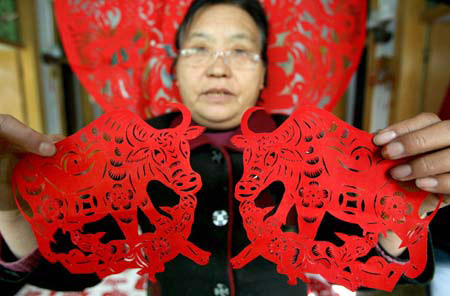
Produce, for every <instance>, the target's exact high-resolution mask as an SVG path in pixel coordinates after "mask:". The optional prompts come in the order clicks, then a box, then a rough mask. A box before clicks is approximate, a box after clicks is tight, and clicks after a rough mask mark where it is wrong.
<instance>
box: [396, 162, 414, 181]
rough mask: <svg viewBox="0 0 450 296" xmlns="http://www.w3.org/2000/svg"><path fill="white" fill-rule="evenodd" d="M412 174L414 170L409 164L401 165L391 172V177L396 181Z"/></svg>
mask: <svg viewBox="0 0 450 296" xmlns="http://www.w3.org/2000/svg"><path fill="white" fill-rule="evenodd" d="M411 173H412V168H411V166H410V165H408V164H402V165H399V166H397V167H395V168H393V169H392V170H391V176H392V177H393V178H394V179H403V178H405V177H408V176H409V175H411Z"/></svg>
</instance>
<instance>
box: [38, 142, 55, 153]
mask: <svg viewBox="0 0 450 296" xmlns="http://www.w3.org/2000/svg"><path fill="white" fill-rule="evenodd" d="M55 152H56V148H55V145H52V144H50V143H46V142H42V143H41V144H40V145H39V153H40V154H42V155H46V156H50V155H53V154H55Z"/></svg>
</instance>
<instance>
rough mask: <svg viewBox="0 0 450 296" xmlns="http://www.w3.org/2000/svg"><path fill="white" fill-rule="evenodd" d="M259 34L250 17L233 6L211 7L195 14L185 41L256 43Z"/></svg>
mask: <svg viewBox="0 0 450 296" xmlns="http://www.w3.org/2000/svg"><path fill="white" fill-rule="evenodd" d="M259 38H260V32H259V30H258V27H257V25H256V23H255V22H254V21H253V19H252V17H251V16H250V15H249V14H248V13H247V12H246V11H244V10H242V9H241V8H239V7H237V6H233V5H223V4H220V5H213V6H209V7H206V8H204V9H202V10H200V11H198V12H197V14H196V15H195V16H194V18H193V20H192V22H191V24H190V25H189V26H188V28H187V30H186V38H185V40H192V39H202V40H207V41H218V40H222V39H225V40H227V41H239V40H242V41H248V42H251V43H256V44H257V43H258V42H259Z"/></svg>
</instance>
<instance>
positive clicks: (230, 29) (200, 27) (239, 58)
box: [0, 0, 450, 295]
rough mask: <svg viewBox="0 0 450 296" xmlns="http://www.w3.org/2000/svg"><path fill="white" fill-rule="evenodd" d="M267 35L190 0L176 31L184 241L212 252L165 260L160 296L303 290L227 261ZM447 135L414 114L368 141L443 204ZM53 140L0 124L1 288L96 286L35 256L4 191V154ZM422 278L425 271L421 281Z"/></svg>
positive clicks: (256, 10)
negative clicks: (188, 128) (189, 220)
mask: <svg viewBox="0 0 450 296" xmlns="http://www.w3.org/2000/svg"><path fill="white" fill-rule="evenodd" d="M267 31H268V30H267V21H266V17H265V14H264V10H263V8H262V7H261V5H260V4H259V1H256V0H234V1H233V0H232V1H211V0H209V1H208V0H199V1H194V3H193V4H192V5H191V7H190V9H189V11H188V13H187V15H186V17H185V18H184V21H183V23H182V25H181V26H180V28H179V31H178V33H177V41H176V45H177V49H178V50H179V56H178V58H177V59H176V61H175V65H174V70H175V77H176V83H177V86H178V88H179V91H180V94H181V98H182V101H183V103H184V104H185V105H186V106H187V107H188V108H189V110H190V111H191V113H192V118H193V120H194V121H195V122H196V123H197V124H199V125H202V126H205V127H206V128H207V132H206V133H205V134H204V135H202V136H201V137H200V138H198V139H195V140H194V141H193V142H191V165H192V168H193V169H194V170H195V171H197V172H199V173H200V175H201V176H202V178H203V180H204V181H203V184H204V185H203V188H202V189H201V190H200V191H199V192H198V194H197V198H198V205H197V214H196V219H195V223H194V225H193V228H192V233H191V236H190V238H189V240H190V241H192V242H193V243H194V244H196V245H197V246H198V247H200V248H202V249H204V250H207V251H210V252H211V253H212V255H211V259H210V263H209V264H208V265H206V266H197V265H195V264H194V263H192V262H191V261H189V260H187V259H185V258H183V257H181V256H179V257H177V258H175V260H173V261H172V262H169V263H168V264H167V265H166V270H165V272H164V273H161V274H159V276H158V281H159V284H160V285H161V291H162V294H163V295H229V294H234V293H235V294H236V295H278V294H280V295H302V293H303V295H306V291H305V286H304V284H299V285H298V286H293V287H292V286H288V285H287V284H286V278H285V277H284V276H281V275H279V274H278V273H277V272H276V270H275V266H274V265H273V264H271V263H269V262H267V261H265V260H263V259H261V258H258V259H256V260H255V261H253V262H252V263H250V264H248V265H247V266H246V267H244V268H243V269H240V270H235V271H232V270H231V267H230V263H229V262H230V258H231V257H233V256H235V255H236V254H237V253H238V252H239V251H240V250H242V248H243V247H244V246H245V245H246V244H248V242H247V241H246V234H245V231H244V230H243V227H242V223H241V221H240V217H239V215H238V213H239V212H238V210H237V206H238V205H237V203H236V202H235V201H234V199H233V188H234V185H235V184H236V182H237V180H238V179H239V177H240V175H241V174H242V153H241V152H240V151H239V150H237V149H236V148H235V147H233V146H232V144H231V143H230V141H229V139H230V138H231V136H233V135H234V134H236V133H238V129H239V124H240V120H241V117H242V115H243V113H244V112H245V111H246V110H247V109H248V108H249V107H251V106H254V105H255V104H256V102H257V100H258V98H259V93H260V91H261V90H262V89H263V87H264V79H265V71H266V63H267V57H266V48H267ZM176 119H177V114H168V115H164V116H160V117H158V118H155V119H151V120H149V121H148V122H149V124H151V125H153V126H154V127H157V128H166V127H169V126H170V125H171V124H172V123H174V122H175V121H176ZM284 119H285V118H282V117H274V116H269V115H261V116H259V117H257V118H255V119H253V120H254V122H252V123H251V124H252V125H253V126H255V127H256V128H255V129H256V131H260V132H263V131H271V130H273V129H275V128H276V126H278V125H280V124H281V122H282V121H283V120H284ZM449 130H450V123H449V122H443V121H440V120H439V118H438V117H437V116H436V115H433V114H421V115H419V116H417V117H414V118H411V119H408V120H406V121H404V122H401V123H398V124H395V125H393V126H391V127H388V128H387V129H385V130H383V131H381V132H379V133H378V135H377V136H376V137H375V139H374V141H375V143H376V144H377V145H383V146H384V147H383V155H384V156H385V157H386V158H388V159H398V158H403V157H408V156H414V157H413V158H412V159H411V160H410V161H409V163H408V164H407V165H402V166H399V167H396V168H394V169H393V170H392V171H391V174H392V177H393V178H395V179H397V180H402V181H403V180H412V179H415V180H416V184H417V186H419V187H420V188H422V189H424V190H428V191H430V192H433V193H443V194H447V198H448V194H450V132H449ZM52 140H53V139H52V138H51V137H49V136H45V135H41V134H39V133H37V132H35V131H32V130H31V129H30V128H28V127H26V126H24V125H23V124H21V123H20V122H18V121H17V120H16V119H14V118H12V117H11V116H8V115H1V117H0V141H1V146H0V147H1V150H0V151H1V153H2V157H3V158H2V174H1V178H2V180H1V181H2V183H1V184H0V190H1V191H0V192H1V193H2V195H1V197H0V210H1V212H0V232H1V234H2V236H3V239H4V243H3V244H2V255H3V258H6V259H9V260H10V261H13V260H20V258H23V259H22V263H23V265H22V266H20V265H19V267H17V262H16V264H12V265H11V264H10V265H8V264H3V269H2V270H3V271H2V274H0V276H1V277H2V278H3V282H2V285H5V286H6V285H10V288H11V291H12V290H14V289H17V288H19V287H20V286H21V285H22V284H23V283H26V282H30V283H33V284H35V285H39V286H43V287H48V288H51V289H63V290H73V289H83V288H85V287H87V286H90V285H94V284H95V283H97V282H98V279H97V278H96V276H93V275H69V274H68V273H67V272H66V271H64V269H63V268H62V267H61V266H59V265H57V264H55V265H50V264H49V263H48V262H45V261H44V260H42V259H40V258H39V254H38V252H36V251H35V249H36V242H35V239H34V236H33V233H32V231H31V227H30V226H29V225H28V224H27V222H26V221H25V220H24V219H23V217H22V216H21V215H20V213H19V211H18V209H17V207H16V206H15V203H14V201H13V198H12V194H11V192H10V189H9V188H10V174H11V162H12V161H11V159H13V155H14V154H15V153H20V152H32V153H36V154H40V155H43V156H51V155H53V154H54V153H55V146H54V144H53V142H52ZM148 191H149V195H150V196H152V201H153V202H154V203H155V204H156V205H158V206H164V200H163V199H162V198H161V199H158V197H162V196H164V195H165V194H168V192H167V189H166V188H163V186H161V185H160V184H150V185H149V188H148ZM268 202H270V201H268ZM272 202H273V201H272ZM435 205H436V199H434V200H432V201H430V204H429V205H428V207H427V210H432V209H433V206H435ZM218 216H220V217H221V219H217V217H218ZM144 228H145V227H144ZM144 231H145V229H144ZM5 243H6V244H5ZM380 244H381V245H382V247H383V249H384V250H385V251H386V252H387V253H389V254H390V255H391V256H393V257H395V256H398V255H400V254H401V253H402V251H403V250H402V249H399V248H398V247H399V245H400V241H399V239H398V238H397V237H396V236H395V235H393V234H390V235H388V236H387V237H386V238H384V237H382V238H381V240H380ZM6 245H7V246H8V247H9V250H8V248H7V247H6ZM30 254H31V255H30ZM18 258H19V259H18ZM33 261H38V262H37V263H33ZM25 265H26V266H25ZM52 276H54V278H51V277H52ZM429 276H430V268H427V270H426V271H425V273H424V275H423V276H422V280H423V279H425V280H426V279H427V278H429ZM8 281H9V284H7V282H8Z"/></svg>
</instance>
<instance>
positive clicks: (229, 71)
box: [176, 4, 265, 130]
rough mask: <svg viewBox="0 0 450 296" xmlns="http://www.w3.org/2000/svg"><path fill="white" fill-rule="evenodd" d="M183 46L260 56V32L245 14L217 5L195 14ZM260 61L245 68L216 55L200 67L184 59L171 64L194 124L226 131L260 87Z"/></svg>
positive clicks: (257, 94) (244, 12) (263, 68)
mask: <svg viewBox="0 0 450 296" xmlns="http://www.w3.org/2000/svg"><path fill="white" fill-rule="evenodd" d="M181 47H182V48H206V49H208V50H210V51H226V50H246V51H250V52H254V53H257V54H259V53H260V52H261V41H260V31H259V30H258V27H257V25H256V24H255V22H254V21H253V19H252V18H251V16H250V15H249V14H248V13H247V12H246V11H244V10H242V9H240V8H238V7H236V6H232V5H226V4H219V5H213V6H210V7H207V8H205V9H202V10H199V11H198V12H197V14H196V15H195V16H194V18H193V20H192V23H191V25H190V26H189V27H188V28H187V30H186V32H185V34H184V37H183V42H182V45H181ZM264 74H265V67H264V65H263V62H262V61H261V60H259V61H256V62H254V63H253V64H252V67H250V68H244V69H242V68H241V67H239V66H237V67H236V66H235V65H232V64H231V65H230V62H229V61H228V60H227V58H226V57H223V56H218V57H217V58H216V59H211V62H210V63H208V64H207V65H204V66H201V67H199V66H193V65H191V64H189V63H188V62H187V61H186V59H185V57H182V56H181V57H180V58H179V60H178V62H177V65H176V80H177V85H178V88H179V90H180V95H181V98H182V101H183V103H184V104H185V105H186V107H187V108H188V109H189V110H190V111H191V113H192V118H193V120H194V121H195V122H196V123H198V124H200V125H203V126H206V127H208V128H211V129H220V130H224V129H231V128H234V127H236V126H238V125H239V124H240V121H241V117H242V115H243V113H244V112H245V111H246V110H247V109H248V108H249V107H251V106H254V105H255V104H256V101H257V99H258V96H259V93H260V91H261V89H262V88H263V84H264Z"/></svg>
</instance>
